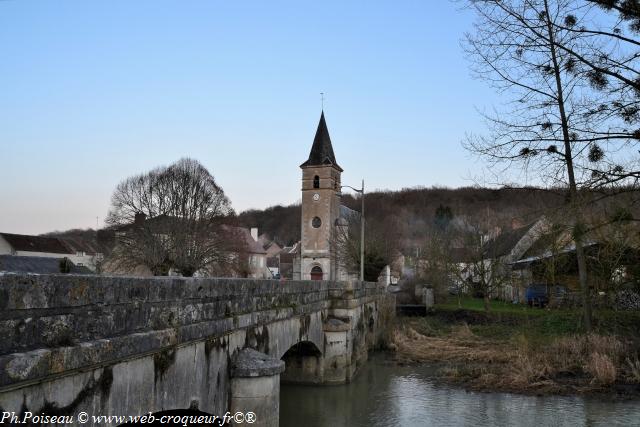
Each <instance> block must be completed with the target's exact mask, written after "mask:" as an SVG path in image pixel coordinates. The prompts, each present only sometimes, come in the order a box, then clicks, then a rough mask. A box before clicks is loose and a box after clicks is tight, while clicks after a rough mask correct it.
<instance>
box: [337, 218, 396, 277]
mask: <svg viewBox="0 0 640 427" xmlns="http://www.w3.org/2000/svg"><path fill="white" fill-rule="evenodd" d="M338 221H339V224H338V226H337V227H336V230H335V232H334V233H333V237H332V240H333V241H332V242H331V243H332V245H333V246H334V254H335V256H336V258H337V263H338V264H339V265H340V266H341V267H342V268H344V269H345V270H346V271H348V272H350V273H353V274H356V273H357V272H359V271H360V238H361V232H360V230H361V227H360V215H359V213H357V212H352V213H351V214H350V215H347V216H346V217H344V218H340V219H339V220H338ZM401 228H402V225H401V224H400V223H399V219H398V218H396V217H387V218H386V219H385V221H383V222H381V221H378V220H377V219H371V220H367V221H366V230H365V240H364V279H365V280H366V281H369V282H375V281H377V280H378V276H379V275H380V272H381V271H382V269H383V268H384V267H385V266H387V265H391V263H392V262H393V261H394V260H395V258H396V257H397V256H398V254H399V247H400V236H401Z"/></svg>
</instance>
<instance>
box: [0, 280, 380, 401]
mask: <svg viewBox="0 0 640 427" xmlns="http://www.w3.org/2000/svg"><path fill="white" fill-rule="evenodd" d="M385 297H386V294H385V290H384V287H382V286H379V285H377V284H371V283H361V282H324V281H286V282H280V281H274V280H250V279H212V278H201V279H200V278H180V277H163V278H158V277H156V278H148V277H147V278H136V277H121V276H96V275H88V276H71V275H59V274H58V275H57V274H54V275H31V274H2V275H0V336H1V337H3V340H2V341H0V410H2V409H5V410H8V409H11V408H13V409H20V408H24V407H26V408H29V410H32V412H34V413H35V412H36V411H38V410H40V409H42V408H43V407H47V405H48V407H52V405H53V407H55V408H57V410H58V411H62V410H65V411H70V410H71V409H72V408H71V406H73V407H74V409H77V408H78V407H83V406H86V405H92V406H91V407H93V408H96V407H100V406H101V405H102V406H104V405H105V403H104V402H108V407H109V408H111V409H112V410H113V409H114V408H115V409H118V408H120V409H121V410H122V413H132V411H133V412H135V411H136V410H137V411H141V413H144V412H145V411H147V412H148V411H153V410H160V409H175V408H187V407H189V406H192V403H193V401H197V402H199V403H198V404H199V405H200V409H202V410H205V411H206V410H208V411H209V412H212V413H216V412H217V413H219V412H220V411H223V410H226V409H228V408H225V405H226V403H227V398H226V394H228V391H229V384H228V382H229V378H228V376H229V374H228V371H229V369H228V368H229V367H228V363H229V360H230V358H231V357H232V356H233V355H234V354H236V353H237V352H238V351H239V350H241V349H242V348H254V349H256V350H258V351H261V352H263V353H266V354H269V355H271V356H274V357H276V358H277V359H280V358H281V357H282V356H283V355H284V353H285V352H286V351H287V350H288V349H289V348H291V346H292V345H294V344H296V343H299V342H303V341H305V342H306V341H308V342H311V343H313V344H314V345H315V346H316V347H317V348H319V349H320V351H321V352H324V351H325V347H326V345H325V340H326V335H327V334H326V333H325V331H324V330H323V328H324V327H323V325H324V324H325V323H326V321H327V320H328V319H329V318H331V317H337V318H341V319H345V320H346V321H347V322H348V324H349V325H351V327H352V329H353V331H350V332H349V333H348V336H347V335H345V336H344V337H343V338H341V339H343V340H344V341H348V343H346V344H345V345H349V346H351V347H349V348H350V349H352V350H353V351H354V353H353V354H354V360H356V359H361V358H362V352H363V351H364V354H365V358H366V347H367V344H366V343H367V340H368V339H370V338H367V333H366V327H367V325H370V323H371V322H373V321H374V320H372V319H374V317H376V316H375V313H374V311H375V310H376V309H375V307H376V304H377V303H378V301H380V300H381V298H385ZM372 313H374V314H372ZM365 317H366V319H365ZM367 319H368V320H367ZM376 319H377V317H376ZM327 333H328V334H329V335H331V334H333V335H336V333H335V332H333V331H330V332H327ZM369 335H371V334H369ZM356 341H357V342H358V343H359V344H358V345H357V346H355V347H354V346H353V343H354V342H356ZM369 344H370V343H369ZM363 346H364V347H363ZM363 348H364V350H363ZM356 349H357V351H356ZM334 350H335V349H334ZM334 353H335V351H334ZM347 359H349V360H351V359H350V358H347ZM349 360H347V363H348V362H349ZM188 370H191V371H192V372H191V373H189V374H187V373H185V371H188ZM354 371H355V369H353V370H351V371H349V370H347V371H346V372H348V374H349V375H348V377H346V380H348V379H349V378H350V377H351V375H352V374H353V372H354ZM123 372H124V373H125V374H123ZM126 375H130V376H131V378H127V377H126ZM149 375H151V376H150V377H149ZM332 375H333V374H332ZM329 376H331V375H329ZM69 378H74V381H75V382H74V384H75V385H74V387H71V389H72V391H70V392H69V393H67V394H68V395H69V396H68V398H62V399H60V398H55V397H54V395H53V394H51V393H54V391H55V387H56V386H59V385H60V384H62V383H64V382H65V381H68V380H67V379H69ZM331 378H334V379H335V378H336V377H335V375H333V376H331ZM132 381H133V382H135V381H137V382H135V384H133V383H132ZM176 382H177V383H176ZM212 383H213V385H212ZM176 384H177V385H176ZM130 387H134V388H137V389H138V390H140V392H141V393H146V394H148V397H147V398H145V399H146V400H145V399H143V400H142V401H133V402H132V401H122V400H121V398H118V397H117V393H118V392H119V391H121V390H124V389H126V390H129V388H130ZM172 387H174V388H176V387H177V390H175V396H174V397H171V396H170V395H169V394H168V391H169V390H171V389H172ZM47 390H49V391H47ZM127 392H128V391H127ZM83 393H84V395H86V396H85V397H86V398H85V399H84V400H85V401H82V402H80V401H78V396H80V395H82V394H83ZM100 393H102V395H101V396H98V395H99V394H100ZM25 399H26V400H25ZM65 399H66V400H65ZM100 402H103V403H100ZM25 405H26V406H25ZM63 412H64V411H63Z"/></svg>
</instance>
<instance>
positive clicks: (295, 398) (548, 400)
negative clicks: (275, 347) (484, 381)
mask: <svg viewBox="0 0 640 427" xmlns="http://www.w3.org/2000/svg"><path fill="white" fill-rule="evenodd" d="M433 373H434V372H433V368H431V367H417V366H411V367H400V366H396V365H394V364H392V363H389V362H388V361H386V360H385V358H384V356H383V355H376V356H375V357H372V358H371V359H370V360H369V362H368V363H367V364H366V365H365V366H364V367H363V368H362V370H361V371H360V372H359V374H358V375H357V376H356V379H355V380H354V381H353V382H352V383H351V384H348V385H343V386H299V385H284V384H283V385H282V387H281V397H280V426H281V427H294V426H296V427H297V426H304V427H328V426H331V427H359V426H374V427H377V426H385V427H386V426H473V427H476V426H524V427H528V426H531V427H542V426H625V427H627V426H640V402H638V401H633V402H607V401H602V400H599V399H596V398H582V397H567V396H547V397H535V396H521V395H513V394H506V393H475V392H466V391H464V390H461V389H457V388H450V387H443V386H442V385H435V384H434V383H433V382H432V380H431V378H432V376H433Z"/></svg>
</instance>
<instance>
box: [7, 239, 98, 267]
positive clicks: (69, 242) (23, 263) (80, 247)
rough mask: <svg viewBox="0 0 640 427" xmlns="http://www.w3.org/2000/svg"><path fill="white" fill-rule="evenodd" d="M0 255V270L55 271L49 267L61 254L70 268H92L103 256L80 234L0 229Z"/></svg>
mask: <svg viewBox="0 0 640 427" xmlns="http://www.w3.org/2000/svg"><path fill="white" fill-rule="evenodd" d="M0 256H1V257H2V265H0V270H4V271H25V272H32V273H37V272H59V269H58V270H57V271H51V270H52V269H54V266H56V265H58V264H59V261H60V260H61V259H64V258H66V259H68V260H69V261H70V262H71V263H72V265H73V268H72V271H73V272H83V273H90V272H95V271H96V267H97V266H98V265H99V264H100V262H101V261H102V258H103V255H102V253H101V252H100V251H98V250H97V249H96V248H95V247H94V246H93V245H92V244H90V243H88V242H85V241H83V240H82V239H80V238H62V237H50V236H31V235H25V234H12V233H0ZM24 258H33V259H31V260H27V259H24ZM36 258H37V260H36ZM54 270H55V269H54Z"/></svg>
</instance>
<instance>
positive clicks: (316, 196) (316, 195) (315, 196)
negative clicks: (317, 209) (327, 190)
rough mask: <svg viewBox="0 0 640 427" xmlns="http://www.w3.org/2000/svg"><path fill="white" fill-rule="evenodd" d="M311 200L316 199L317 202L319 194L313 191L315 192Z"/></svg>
mask: <svg viewBox="0 0 640 427" xmlns="http://www.w3.org/2000/svg"><path fill="white" fill-rule="evenodd" d="M313 200H314V201H316V202H317V201H318V200H320V195H319V194H318V193H315V194H314V195H313Z"/></svg>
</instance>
